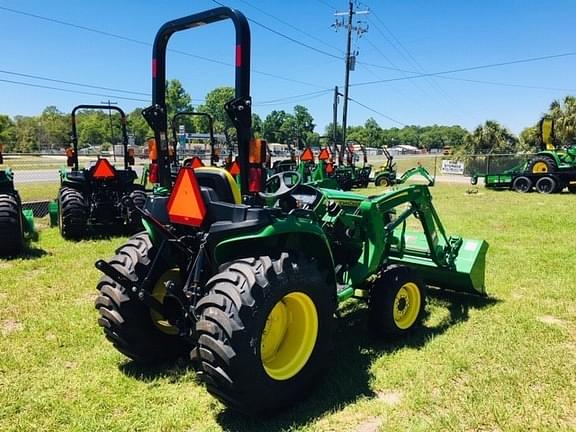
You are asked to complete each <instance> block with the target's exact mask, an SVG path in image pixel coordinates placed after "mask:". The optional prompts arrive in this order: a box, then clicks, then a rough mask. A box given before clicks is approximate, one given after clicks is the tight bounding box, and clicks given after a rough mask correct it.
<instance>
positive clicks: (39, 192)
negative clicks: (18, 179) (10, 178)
mask: <svg viewBox="0 0 576 432" xmlns="http://www.w3.org/2000/svg"><path fill="white" fill-rule="evenodd" d="M59 188H60V182H39V183H22V184H19V185H17V186H16V189H17V190H18V193H19V194H20V198H21V199H22V201H23V202H28V201H42V200H53V199H56V197H57V196H58V189H59Z"/></svg>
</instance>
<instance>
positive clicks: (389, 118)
mask: <svg viewBox="0 0 576 432" xmlns="http://www.w3.org/2000/svg"><path fill="white" fill-rule="evenodd" d="M348 100H349V101H350V102H354V103H355V104H357V105H360V106H361V107H364V108H366V109H367V110H368V111H372V112H373V113H375V114H378V115H380V116H382V117H384V118H386V119H388V120H390V121H392V122H394V123H397V124H399V125H400V126H408V125H407V124H406V123H402V122H401V121H399V120H396V119H394V118H392V117H390V116H387V115H386V114H383V113H381V112H380V111H377V110H375V109H374V108H370V107H369V106H368V105H364V104H363V103H361V102H358V101H357V100H354V99H352V98H350V97H349V98H348Z"/></svg>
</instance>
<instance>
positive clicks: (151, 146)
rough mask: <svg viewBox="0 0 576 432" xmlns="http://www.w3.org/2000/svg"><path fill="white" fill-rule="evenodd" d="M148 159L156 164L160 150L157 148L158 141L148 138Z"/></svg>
mask: <svg viewBox="0 0 576 432" xmlns="http://www.w3.org/2000/svg"><path fill="white" fill-rule="evenodd" d="M147 142H148V159H150V160H151V161H152V162H156V161H157V160H158V148H157V146H156V139H154V138H148V141H147Z"/></svg>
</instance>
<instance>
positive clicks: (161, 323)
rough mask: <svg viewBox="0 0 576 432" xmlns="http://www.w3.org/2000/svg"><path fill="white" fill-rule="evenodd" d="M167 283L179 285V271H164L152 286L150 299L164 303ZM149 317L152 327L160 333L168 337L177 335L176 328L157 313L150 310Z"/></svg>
mask: <svg viewBox="0 0 576 432" xmlns="http://www.w3.org/2000/svg"><path fill="white" fill-rule="evenodd" d="M169 282H173V283H175V284H176V285H179V284H181V281H180V270H178V269H176V268H174V269H170V270H168V271H166V272H165V273H164V274H163V275H162V276H161V277H160V278H158V280H157V281H156V284H155V285H154V289H152V297H154V298H155V299H156V300H158V301H159V302H160V303H164V297H166V285H167V284H168V283H169ZM150 317H151V318H152V322H153V323H154V325H155V326H156V327H157V328H158V330H160V331H161V332H162V333H166V334H169V335H177V334H178V328H177V327H174V326H173V325H172V324H170V323H169V322H168V320H167V319H166V318H165V317H164V316H163V315H162V314H161V313H159V312H157V311H155V310H153V309H150Z"/></svg>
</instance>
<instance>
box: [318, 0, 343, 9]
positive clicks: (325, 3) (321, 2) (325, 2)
mask: <svg viewBox="0 0 576 432" xmlns="http://www.w3.org/2000/svg"><path fill="white" fill-rule="evenodd" d="M316 1H317V2H318V3H320V4H323V5H324V6H326V7H327V8H329V9H331V10H333V11H336V10H338V9H337V8H336V7H335V6H332V5H331V4H330V3H328V2H327V1H324V0H316Z"/></svg>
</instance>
